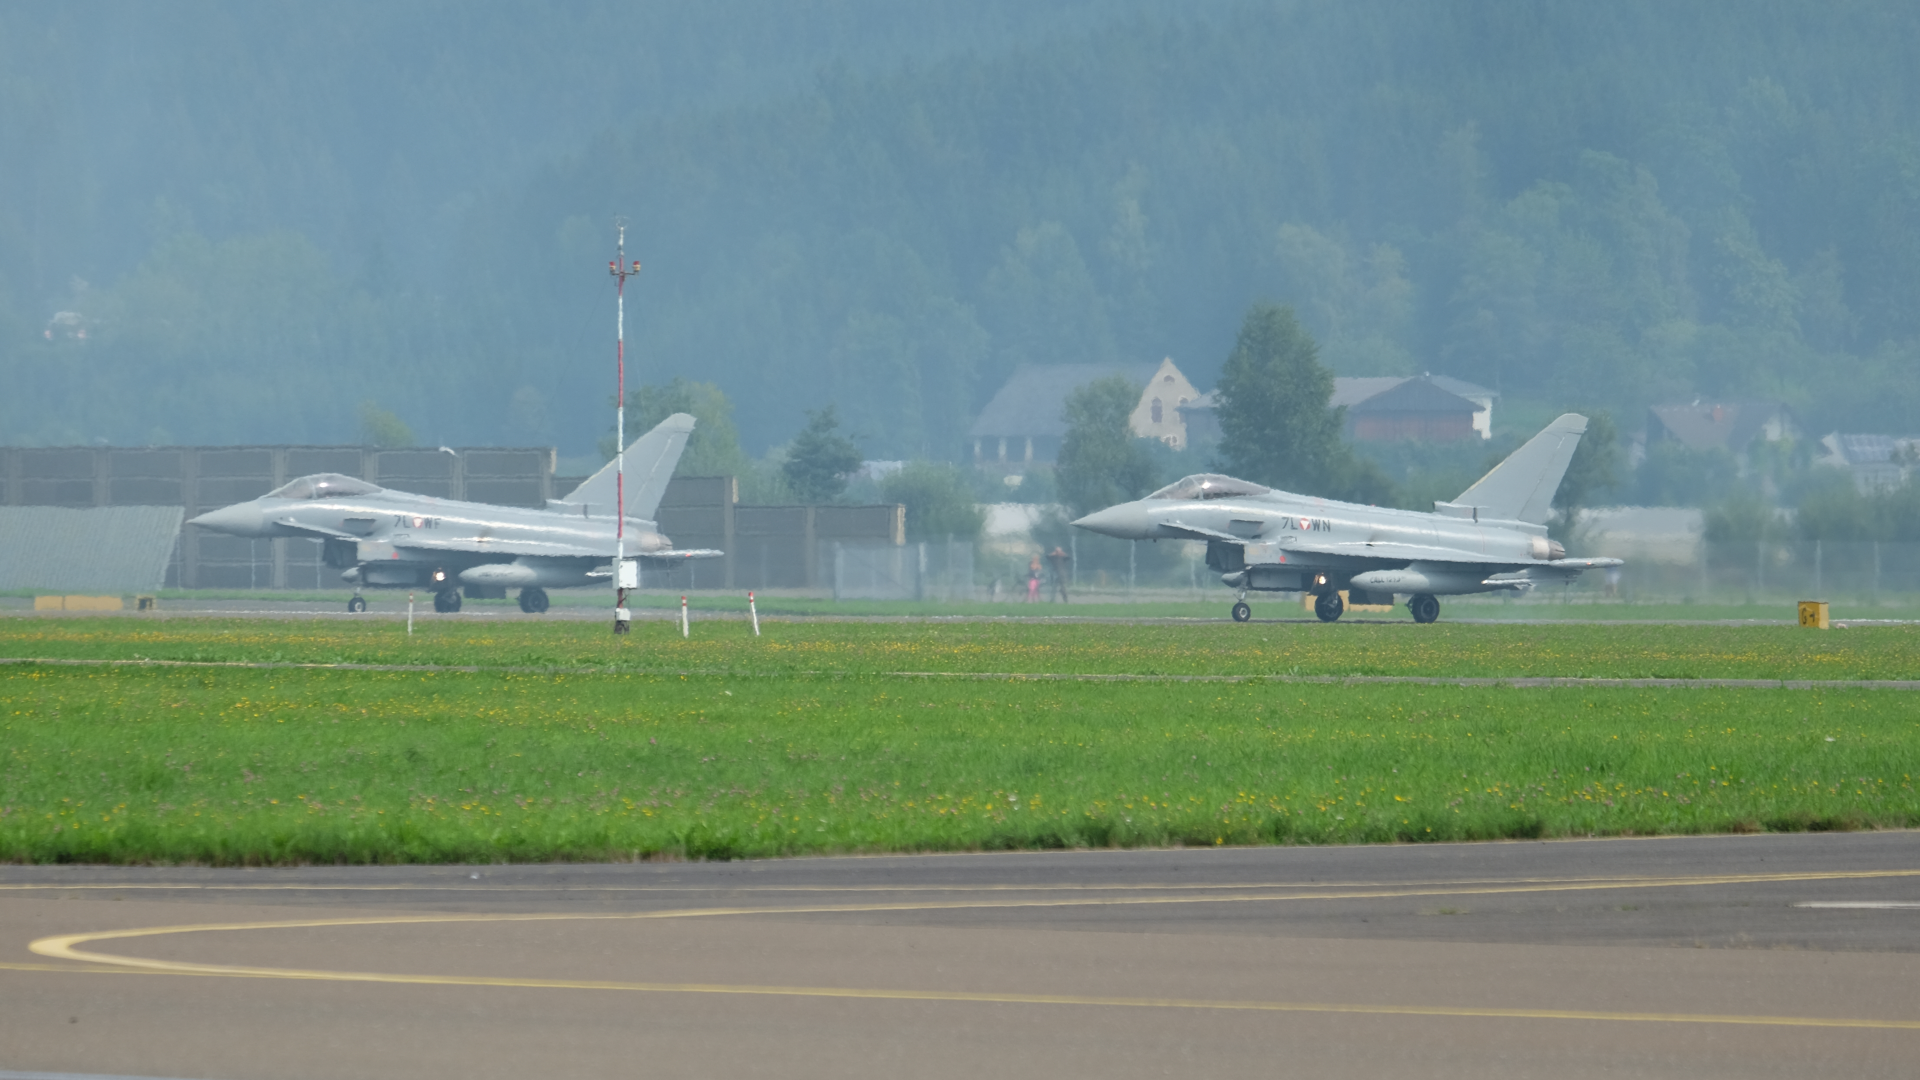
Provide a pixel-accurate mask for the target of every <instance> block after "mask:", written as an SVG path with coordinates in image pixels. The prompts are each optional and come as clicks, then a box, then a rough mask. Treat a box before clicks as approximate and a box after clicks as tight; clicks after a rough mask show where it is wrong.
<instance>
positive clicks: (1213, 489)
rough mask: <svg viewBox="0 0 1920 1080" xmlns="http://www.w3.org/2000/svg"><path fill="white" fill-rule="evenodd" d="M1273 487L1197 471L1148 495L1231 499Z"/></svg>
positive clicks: (1155, 497) (1180, 498) (1267, 490)
mask: <svg viewBox="0 0 1920 1080" xmlns="http://www.w3.org/2000/svg"><path fill="white" fill-rule="evenodd" d="M1272 490H1273V489H1272V488H1266V487H1261V486H1260V485H1259V484H1252V483H1248V482H1247V481H1245V480H1235V479H1234V478H1233V477H1231V476H1222V475H1220V474H1219V473H1195V474H1194V475H1192V476H1188V477H1183V478H1182V479H1179V480H1175V481H1174V482H1173V483H1171V484H1168V485H1167V486H1166V487H1163V488H1161V489H1160V490H1159V491H1156V492H1154V493H1153V494H1151V495H1149V496H1147V498H1149V499H1173V500H1185V499H1230V498H1235V497H1238V496H1242V495H1265V494H1267V493H1268V492H1270V491H1272Z"/></svg>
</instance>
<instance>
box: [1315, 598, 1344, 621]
mask: <svg viewBox="0 0 1920 1080" xmlns="http://www.w3.org/2000/svg"><path fill="white" fill-rule="evenodd" d="M1346 610H1347V605H1346V602H1345V601H1344V600H1341V599H1340V594H1339V593H1337V592H1330V593H1321V594H1320V595H1319V596H1317V597H1315V598H1314V601H1313V613H1314V614H1315V615H1318V616H1320V621H1321V622H1332V621H1333V620H1335V619H1337V618H1339V617H1340V615H1341V613H1342V612H1344V611H1346Z"/></svg>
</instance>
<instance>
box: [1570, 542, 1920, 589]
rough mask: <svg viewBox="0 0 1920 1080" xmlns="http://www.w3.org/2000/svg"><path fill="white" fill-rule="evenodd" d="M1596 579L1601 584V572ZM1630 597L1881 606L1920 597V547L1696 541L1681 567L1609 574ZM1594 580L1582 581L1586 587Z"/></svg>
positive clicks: (1647, 565) (1643, 565)
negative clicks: (1841, 601) (1842, 602)
mask: <svg viewBox="0 0 1920 1080" xmlns="http://www.w3.org/2000/svg"><path fill="white" fill-rule="evenodd" d="M1588 576H1589V577H1590V578H1600V579H1601V582H1600V584H1601V587H1603V588H1604V587H1606V576H1605V575H1599V574H1594V575H1588ZM1614 578H1615V581H1614V582H1613V587H1614V589H1615V591H1618V592H1620V593H1621V594H1622V595H1624V596H1626V597H1627V598H1629V599H1638V600H1657V599H1661V598H1663V597H1664V598H1669V599H1676V600H1678V599H1693V600H1696V601H1739V600H1747V599H1758V598H1762V597H1781V598H1797V599H1807V600H1831V599H1847V600H1856V601H1866V602H1871V603H1878V602H1881V601H1891V600H1896V599H1912V598H1916V597H1920V543H1912V542H1896V541H1871V540H1858V541H1852V540H1796V541H1775V540H1749V541H1730V542H1718V543H1701V544H1700V545H1698V551H1697V553H1696V555H1695V557H1694V558H1693V559H1692V560H1690V561H1685V562H1637V561H1631V560H1630V561H1629V562H1628V564H1627V566H1626V567H1624V568H1623V569H1622V570H1621V571H1620V572H1619V573H1618V574H1617V575H1614ZM1594 584H1595V583H1593V582H1585V583H1583V586H1584V587H1585V588H1589V589H1590V588H1592V587H1593V586H1594Z"/></svg>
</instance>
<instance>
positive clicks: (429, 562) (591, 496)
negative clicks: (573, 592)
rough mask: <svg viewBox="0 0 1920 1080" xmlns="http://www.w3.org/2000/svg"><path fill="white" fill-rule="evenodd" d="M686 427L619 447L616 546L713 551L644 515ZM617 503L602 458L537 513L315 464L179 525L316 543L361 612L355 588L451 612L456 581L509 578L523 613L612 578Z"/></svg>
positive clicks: (671, 555)
mask: <svg viewBox="0 0 1920 1080" xmlns="http://www.w3.org/2000/svg"><path fill="white" fill-rule="evenodd" d="M693 424H694V419H693V417H691V416H688V415H687V414H685V413H675V414H674V415H672V416H669V417H667V418H666V419H665V420H663V421H661V422H660V424H659V425H658V426H657V427H655V428H654V429H653V430H652V431H649V432H647V433H646V434H645V435H642V436H641V437H640V438H639V439H637V440H635V441H634V443H633V445H632V446H630V447H628V448H627V458H628V461H629V463H630V464H631V466H632V467H631V468H629V469H628V476H629V481H630V482H629V483H628V484H627V485H626V487H627V499H626V504H627V505H626V514H625V518H624V522H625V528H624V533H625V543H626V550H627V551H629V552H632V553H635V555H636V556H637V558H638V559H640V560H643V561H645V562H648V563H652V564H655V565H657V566H664V565H667V564H669V563H672V562H675V561H679V560H684V559H692V558H711V557H715V556H718V555H720V554H722V553H721V552H718V551H709V550H704V549H703V550H691V551H688V550H676V549H675V548H674V547H673V542H672V541H670V540H668V539H667V538H666V537H665V536H663V535H661V533H660V530H659V528H658V527H657V526H656V525H655V524H654V522H653V520H652V519H653V514H654V511H655V510H656V509H658V508H659V505H660V499H661V497H662V496H663V495H665V494H666V490H667V480H668V479H669V478H671V477H672V476H673V469H674V466H675V465H677V464H678V463H679V461H680V453H681V451H682V450H684V449H686V445H687V437H688V436H689V435H690V434H691V433H692V432H693ZM618 501H619V500H618V499H617V497H616V491H615V482H614V468H613V466H612V465H608V466H607V467H606V468H603V469H601V470H600V471H599V472H597V473H595V474H594V475H593V476H591V477H589V478H588V479H587V481H586V482H585V483H583V484H581V485H580V486H579V487H578V488H576V489H575V490H574V491H573V492H572V493H571V494H569V495H568V496H567V498H566V499H565V500H558V501H552V502H549V503H548V504H547V506H546V508H545V509H539V510H535V509H530V508H524V507H515V506H494V505H490V504H487V503H473V502H461V501H458V500H454V499H436V498H432V497H431V496H427V495H414V494H410V493H408V492H404V491H390V490H388V489H386V488H382V487H379V486H377V485H374V484H370V483H368V482H367V481H365V480H357V479H355V478H353V477H351V476H342V475H340V474H338V473H319V474H316V475H313V476H303V477H300V478H299V479H297V480H294V481H291V482H289V483H287V484H285V485H283V486H281V487H278V488H275V489H274V490H273V491H270V492H268V493H267V494H265V495H262V496H261V497H260V498H258V499H254V500H253V501H251V502H244V503H236V504H234V505H232V506H226V507H222V508H220V509H218V510H212V511H209V512H207V513H205V514H201V515H200V516H199V517H196V518H194V519H193V520H192V521H190V522H188V524H190V525H197V526H199V527H200V528H203V529H210V530H212V531H214V532H223V533H228V534H230V535H233V536H246V537H273V536H295V537H305V538H308V539H313V540H319V541H322V543H323V545H324V546H323V548H322V551H323V556H322V557H323V558H324V559H325V561H326V563H327V565H329V566H334V567H338V568H340V570H341V571H342V573H341V575H340V576H341V577H342V578H343V579H345V580H347V581H349V582H351V583H352V584H353V586H354V595H353V599H352V600H350V601H348V602H347V609H348V610H349V611H364V610H366V606H367V602H366V600H365V599H363V598H362V597H361V595H360V590H361V589H362V588H363V587H370V588H409V589H411V588H425V589H431V590H433V592H434V600H433V606H434V608H435V610H438V611H458V610H460V598H461V597H460V594H461V589H462V587H465V589H466V590H467V592H468V593H469V594H470V595H476V596H478V595H485V594H487V593H492V594H493V595H496V596H504V595H506V592H505V590H506V589H508V588H510V587H513V588H518V589H519V590H520V609H521V610H522V611H527V612H540V611H545V610H547V604H548V600H547V592H546V590H547V589H550V588H566V587H569V586H578V585H591V584H596V583H605V582H606V581H607V580H608V579H610V578H611V577H612V576H613V568H612V564H613V558H614V547H615V544H614V540H615V536H614V533H615V527H616V525H617V524H618V521H617V520H616V515H617V510H616V507H617V505H618Z"/></svg>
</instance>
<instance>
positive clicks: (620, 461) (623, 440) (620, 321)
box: [607, 223, 640, 634]
mask: <svg viewBox="0 0 1920 1080" xmlns="http://www.w3.org/2000/svg"><path fill="white" fill-rule="evenodd" d="M619 229H620V238H619V241H618V246H617V247H616V249H615V254H614V259H613V261H612V262H610V263H608V264H607V272H608V273H609V274H612V275H613V280H614V297H615V299H614V324H613V327H614V329H613V333H614V342H615V344H614V355H615V357H616V358H617V361H618V364H619V376H618V386H619V396H618V397H617V398H615V405H614V414H613V442H614V450H613V461H614V465H613V493H614V494H613V501H614V519H613V522H614V524H613V585H614V590H613V632H614V633H616V634H624V633H626V632H627V624H628V623H629V622H631V621H632V618H633V616H632V613H631V612H629V611H628V610H627V588H628V586H627V278H629V277H631V276H632V275H634V274H638V273H639V272H640V261H639V260H638V259H635V260H634V261H633V263H632V264H631V265H629V264H628V263H627V226H626V225H625V224H624V223H622V224H621V225H620V226H619ZM635 578H636V583H637V578H638V575H635Z"/></svg>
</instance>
